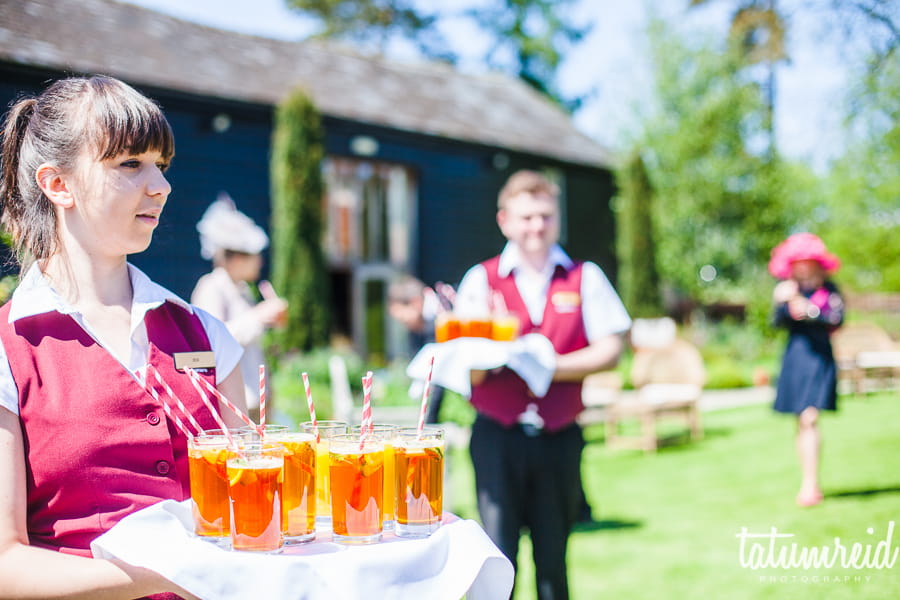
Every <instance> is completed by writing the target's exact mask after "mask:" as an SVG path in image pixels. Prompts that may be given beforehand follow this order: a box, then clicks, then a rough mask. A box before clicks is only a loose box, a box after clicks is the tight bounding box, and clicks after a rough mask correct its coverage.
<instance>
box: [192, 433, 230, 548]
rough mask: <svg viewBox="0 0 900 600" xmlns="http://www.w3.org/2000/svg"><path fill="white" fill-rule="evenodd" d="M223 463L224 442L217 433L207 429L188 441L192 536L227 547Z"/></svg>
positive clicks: (226, 476) (224, 464) (227, 531)
mask: <svg viewBox="0 0 900 600" xmlns="http://www.w3.org/2000/svg"><path fill="white" fill-rule="evenodd" d="M231 433H232V437H235V436H237V437H240V434H239V433H238V432H236V431H235V432H231ZM227 460H228V438H227V437H226V435H225V432H224V431H222V430H221V429H208V430H206V431H204V432H203V433H202V434H201V435H199V436H197V437H194V438H191V439H190V440H188V473H189V477H190V482H191V514H192V515H193V517H194V533H195V534H197V535H198V536H200V537H201V538H204V539H207V540H209V541H212V542H216V543H220V544H223V545H227V543H228V536H229V535H230V532H231V529H230V526H229V524H230V522H231V521H230V516H229V512H228V472H227V467H226V461H227Z"/></svg>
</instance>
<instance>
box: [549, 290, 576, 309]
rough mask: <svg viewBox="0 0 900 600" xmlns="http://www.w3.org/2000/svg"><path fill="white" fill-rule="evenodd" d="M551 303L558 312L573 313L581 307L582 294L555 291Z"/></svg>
mask: <svg viewBox="0 0 900 600" xmlns="http://www.w3.org/2000/svg"><path fill="white" fill-rule="evenodd" d="M550 304H552V305H553V309H554V310H556V312H558V313H563V314H565V313H573V312H575V311H577V310H578V309H579V308H581V294H579V293H578V292H553V295H552V296H550Z"/></svg>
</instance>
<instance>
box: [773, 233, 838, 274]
mask: <svg viewBox="0 0 900 600" xmlns="http://www.w3.org/2000/svg"><path fill="white" fill-rule="evenodd" d="M798 260H814V261H816V262H818V263H819V264H820V265H822V269H823V270H824V271H825V272H826V273H828V274H830V273H834V272H835V271H837V270H838V268H839V267H840V266H841V261H840V259H839V258H838V257H837V256H835V255H834V254H831V253H830V252H828V249H827V248H826V247H825V242H823V241H822V240H821V238H819V236H817V235H814V234H812V233H795V234H794V235H792V236H790V237H788V239H786V240H784V241H783V242H781V243H780V244H778V245H777V246H775V248H773V249H772V259H771V260H770V261H769V273H771V274H772V275H774V276H775V277H777V278H778V279H790V277H791V265H792V264H793V263H794V262H796V261H798Z"/></svg>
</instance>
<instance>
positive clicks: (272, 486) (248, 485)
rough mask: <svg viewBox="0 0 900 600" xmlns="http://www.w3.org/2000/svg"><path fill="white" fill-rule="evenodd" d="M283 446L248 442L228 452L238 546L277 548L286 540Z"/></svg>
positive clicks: (235, 545)
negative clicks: (282, 504) (283, 516)
mask: <svg viewBox="0 0 900 600" xmlns="http://www.w3.org/2000/svg"><path fill="white" fill-rule="evenodd" d="M283 482H284V448H283V447H282V446H281V444H277V443H271V442H247V443H244V444H241V446H240V448H239V449H232V450H231V451H229V453H228V498H229V500H230V505H231V546H232V548H234V549H235V550H250V551H254V552H278V551H280V550H281V547H282V545H283V543H284V533H283V528H282V512H281V496H282V486H283Z"/></svg>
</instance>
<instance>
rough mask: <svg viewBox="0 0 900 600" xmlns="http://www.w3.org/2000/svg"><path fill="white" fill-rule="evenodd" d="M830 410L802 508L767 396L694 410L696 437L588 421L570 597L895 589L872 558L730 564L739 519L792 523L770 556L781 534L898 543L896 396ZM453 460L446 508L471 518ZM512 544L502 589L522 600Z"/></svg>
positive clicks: (805, 540)
mask: <svg viewBox="0 0 900 600" xmlns="http://www.w3.org/2000/svg"><path fill="white" fill-rule="evenodd" d="M840 409H841V410H840V411H839V412H837V413H835V414H828V415H825V417H824V418H823V419H822V431H823V440H824V448H823V469H822V483H823V488H824V491H825V495H826V498H825V502H824V503H823V504H821V505H819V506H816V507H813V508H806V509H803V508H799V507H797V506H796V505H795V504H794V495H795V493H796V491H797V486H798V483H799V474H798V467H797V461H796V457H795V454H794V450H793V432H794V422H793V418H792V417H789V416H781V415H776V414H775V413H773V412H772V411H771V409H770V408H769V407H768V406H754V407H749V408H740V409H732V410H726V411H719V412H712V413H706V414H705V415H704V426H705V430H706V437H705V439H704V440H703V441H701V442H697V443H680V444H673V445H670V446H667V447H665V448H663V449H662V450H660V451H659V452H658V453H657V454H655V455H644V454H642V453H639V452H632V451H610V450H608V449H607V448H606V447H605V446H604V444H603V439H602V435H603V432H602V427H600V426H594V427H591V428H589V429H588V430H587V431H586V437H587V439H588V445H587V448H586V450H585V457H584V465H583V469H584V474H585V479H586V483H585V485H586V489H587V494H588V498H589V500H590V502H591V504H592V506H593V508H594V517H595V519H596V520H597V521H598V522H597V523H596V524H595V525H593V526H589V527H584V528H582V529H580V530H579V531H577V532H576V533H575V534H573V536H572V538H571V540H570V546H569V574H570V587H571V591H572V597H573V598H574V599H575V600H593V599H594V598H638V599H641V598H654V599H656V598H674V599H679V598H713V599H718V598H727V599H729V600H731V599H737V600H740V599H771V598H791V599H795V598H797V599H803V598H829V599H831V598H834V599H848V600H850V599H854V600H856V599H861V598H872V599H875V598H878V599H881V598H900V559H896V562H895V563H894V565H893V567H892V568H884V569H875V568H863V569H856V568H852V567H851V568H844V567H842V566H840V564H836V565H835V566H834V567H833V568H831V569H828V568H818V569H817V568H809V569H804V568H792V569H783V568H765V569H757V570H753V569H751V568H749V567H747V566H742V565H741V556H740V539H739V538H738V537H737V534H739V533H741V531H742V529H743V528H746V529H747V532H748V533H757V534H765V535H769V534H770V533H771V531H772V528H777V533H778V534H793V535H794V537H792V538H780V539H778V540H777V541H776V542H775V544H776V545H775V550H776V554H777V552H778V550H779V549H780V548H782V547H786V548H787V549H788V550H790V545H791V543H794V544H796V546H797V549H798V550H800V549H803V548H814V547H820V548H821V547H823V546H827V547H829V548H834V546H835V538H840V543H841V545H843V546H845V547H846V548H847V550H848V552H849V551H850V549H851V548H852V547H853V545H854V544H860V545H861V546H862V550H863V551H865V548H866V546H870V548H871V550H870V551H871V552H872V553H874V552H875V550H876V549H877V544H878V542H883V541H884V540H885V539H886V538H887V535H888V534H887V531H888V525H889V522H891V521H894V522H896V527H895V529H894V532H893V537H892V539H891V543H890V555H891V556H893V553H894V552H895V551H896V552H898V553H900V550H898V549H900V461H898V456H900V428H898V423H900V394H890V393H883V394H880V395H872V396H869V397H865V398H864V397H856V398H854V397H842V398H841V404H840ZM467 460H468V459H467V458H466V456H465V454H463V453H457V454H456V455H455V456H454V465H453V470H454V473H453V480H452V481H453V484H454V488H455V494H454V499H453V510H455V511H456V512H457V513H459V514H461V515H463V516H466V517H470V518H477V514H476V512H475V509H474V501H473V499H472V496H473V492H472V483H471V466H470V465H469V464H468V462H467ZM870 528H871V530H872V533H869V529H870ZM523 542H524V543H523V544H522V547H521V549H520V572H519V579H518V585H517V590H516V591H517V593H516V600H530V599H532V598H534V592H533V587H534V585H533V583H532V582H533V569H532V566H531V560H530V546H529V545H528V543H527V542H528V540H527V537H526V538H523ZM753 544H760V545H761V546H763V547H764V549H765V551H766V552H768V548H769V538H768V537H766V538H762V539H747V540H746V553H747V554H746V556H745V558H749V554H750V548H751V547H752V545H753ZM885 545H886V544H882V546H885ZM758 551H761V550H758ZM882 553H883V551H882Z"/></svg>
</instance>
